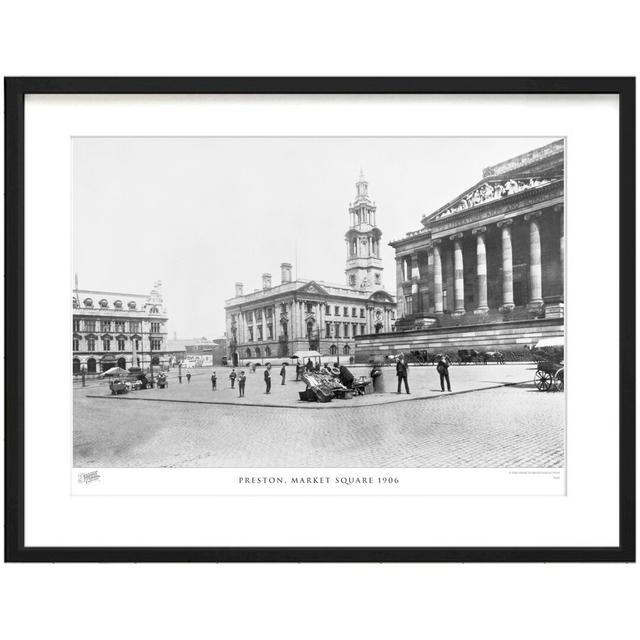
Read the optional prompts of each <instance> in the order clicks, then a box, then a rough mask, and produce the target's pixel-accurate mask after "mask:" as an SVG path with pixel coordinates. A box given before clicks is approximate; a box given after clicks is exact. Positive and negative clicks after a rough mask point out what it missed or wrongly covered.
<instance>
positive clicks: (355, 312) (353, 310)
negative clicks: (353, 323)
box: [351, 307, 358, 318]
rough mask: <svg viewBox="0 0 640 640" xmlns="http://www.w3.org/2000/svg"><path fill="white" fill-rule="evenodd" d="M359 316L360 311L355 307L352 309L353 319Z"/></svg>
mask: <svg viewBox="0 0 640 640" xmlns="http://www.w3.org/2000/svg"><path fill="white" fill-rule="evenodd" d="M357 315H358V310H357V309H356V308H355V307H353V308H352V309H351V317H352V318H355V317H356V316H357Z"/></svg>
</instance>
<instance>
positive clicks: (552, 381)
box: [532, 338, 564, 391]
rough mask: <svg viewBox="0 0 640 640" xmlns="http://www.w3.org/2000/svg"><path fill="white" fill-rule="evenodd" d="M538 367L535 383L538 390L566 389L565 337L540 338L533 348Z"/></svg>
mask: <svg viewBox="0 0 640 640" xmlns="http://www.w3.org/2000/svg"><path fill="white" fill-rule="evenodd" d="M532 351H533V354H534V357H535V359H536V360H537V362H538V367H537V370H536V373H535V375H534V376H533V384H535V386H536V389H538V391H564V338H546V339H545V340H540V341H539V342H538V343H537V344H536V345H535V347H534V348H533V349H532Z"/></svg>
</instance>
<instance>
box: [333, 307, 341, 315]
mask: <svg viewBox="0 0 640 640" xmlns="http://www.w3.org/2000/svg"><path fill="white" fill-rule="evenodd" d="M333 311H334V313H335V315H337V316H339V315H340V307H335V309H334V310H333Z"/></svg>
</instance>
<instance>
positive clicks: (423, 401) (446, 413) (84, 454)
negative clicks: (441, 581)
mask: <svg viewBox="0 0 640 640" xmlns="http://www.w3.org/2000/svg"><path fill="white" fill-rule="evenodd" d="M5 130H6V138H5V166H6V204H5V220H6V223H5V224H6V246H5V249H6V256H7V259H6V306H5V309H6V311H5V323H6V328H7V331H6V339H5V349H6V354H7V356H6V359H5V373H6V388H5V391H6V398H7V405H6V421H5V429H6V496H5V498H6V499H5V504H6V537H5V558H6V559H7V560H9V561H26V562H28V561H100V562H103V561H117V562H122V561H137V562H174V561H190V562H192V561H216V562H217V561H225V562H240V561H241V562H246V561H256V562H257V561H259V562H272V561H278V562H300V561H305V562H329V561H331V562H335V561H338V562H380V561H384V562H400V561H402V562H424V561H436V562H452V561H464V562H505V561H518V562H523V561H524V562H538V561H539V562H550V561H558V562H560V561H561V562H574V561H608V562H622V561H625V562H630V561H634V560H635V489H634V486H635V485H634V482H635V477H634V476H635V433H634V429H635V395H634V387H635V386H634V381H635V360H634V357H635V356H634V351H635V276H634V270H635V245H634V235H635V217H634V216H635V182H634V180H635V80H634V79H633V78H9V79H6V80H5Z"/></svg>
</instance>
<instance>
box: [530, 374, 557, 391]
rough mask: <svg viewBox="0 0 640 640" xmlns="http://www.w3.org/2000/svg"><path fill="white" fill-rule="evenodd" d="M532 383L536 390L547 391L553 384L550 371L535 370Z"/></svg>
mask: <svg viewBox="0 0 640 640" xmlns="http://www.w3.org/2000/svg"><path fill="white" fill-rule="evenodd" d="M533 383H534V384H535V385H536V388H537V389H538V391H549V389H551V385H552V384H553V378H552V376H551V374H550V373H547V372H546V371H542V370H539V371H536V375H535V376H534V378H533Z"/></svg>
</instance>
